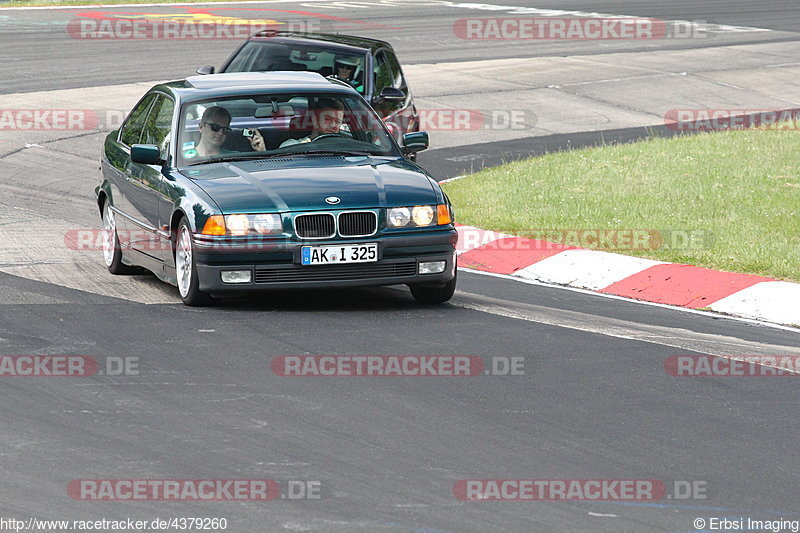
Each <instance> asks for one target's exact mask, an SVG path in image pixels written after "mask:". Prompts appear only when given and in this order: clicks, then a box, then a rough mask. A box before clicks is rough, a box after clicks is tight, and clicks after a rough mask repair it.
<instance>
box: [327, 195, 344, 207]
mask: <svg viewBox="0 0 800 533" xmlns="http://www.w3.org/2000/svg"><path fill="white" fill-rule="evenodd" d="M325 201H326V202H328V203H329V204H331V205H336V204H338V203H339V202H341V200H340V199H339V197H338V196H328V197H327V198H325Z"/></svg>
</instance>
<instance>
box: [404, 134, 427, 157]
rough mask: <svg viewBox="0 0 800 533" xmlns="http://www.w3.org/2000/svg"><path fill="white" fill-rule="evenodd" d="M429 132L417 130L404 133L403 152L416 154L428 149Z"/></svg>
mask: <svg viewBox="0 0 800 533" xmlns="http://www.w3.org/2000/svg"><path fill="white" fill-rule="evenodd" d="M428 143H429V141H428V133H427V132H424V131H415V132H413V133H406V134H405V135H403V153H404V154H406V155H408V154H415V153H417V152H421V151H422V150H426V149H427V148H428Z"/></svg>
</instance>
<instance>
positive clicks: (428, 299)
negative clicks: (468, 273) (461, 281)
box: [409, 270, 458, 304]
mask: <svg viewBox="0 0 800 533" xmlns="http://www.w3.org/2000/svg"><path fill="white" fill-rule="evenodd" d="M457 278H458V271H457V270H456V272H455V275H454V276H453V279H451V280H450V281H448V282H447V283H445V284H444V286H442V287H426V286H424V285H411V286H410V287H409V288H410V289H411V295H412V296H413V297H414V299H415V300H416V301H417V303H421V304H442V303H444V302H446V301H448V300H449V299H450V298H452V297H453V294H454V293H455V292H456V279H457Z"/></svg>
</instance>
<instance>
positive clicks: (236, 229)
mask: <svg viewBox="0 0 800 533" xmlns="http://www.w3.org/2000/svg"><path fill="white" fill-rule="evenodd" d="M225 226H226V227H227V228H228V231H229V232H230V234H231V235H247V232H248V231H250V220H249V219H248V218H247V215H228V216H226V217H225Z"/></svg>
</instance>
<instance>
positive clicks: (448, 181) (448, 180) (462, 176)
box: [439, 174, 469, 185]
mask: <svg viewBox="0 0 800 533" xmlns="http://www.w3.org/2000/svg"><path fill="white" fill-rule="evenodd" d="M468 175H469V174H463V175H461V176H456V177H455V178H447V179H446V180H442V181H440V182H439V185H441V184H442V183H450V182H451V181H456V180H460V179H461V178H466V177H467V176H468Z"/></svg>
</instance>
